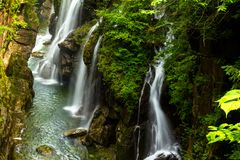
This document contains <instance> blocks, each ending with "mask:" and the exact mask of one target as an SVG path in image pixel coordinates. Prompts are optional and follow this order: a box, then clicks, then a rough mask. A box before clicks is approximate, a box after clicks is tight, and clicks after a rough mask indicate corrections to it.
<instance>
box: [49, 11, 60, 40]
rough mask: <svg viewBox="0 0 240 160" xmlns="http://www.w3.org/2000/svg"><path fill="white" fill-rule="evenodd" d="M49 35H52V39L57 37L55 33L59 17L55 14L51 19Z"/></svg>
mask: <svg viewBox="0 0 240 160" xmlns="http://www.w3.org/2000/svg"><path fill="white" fill-rule="evenodd" d="M49 21H50V22H49V33H50V34H51V35H52V39H53V38H54V37H55V31H56V27H57V21H58V17H57V15H56V14H55V13H53V14H52V15H51V17H50V20H49Z"/></svg>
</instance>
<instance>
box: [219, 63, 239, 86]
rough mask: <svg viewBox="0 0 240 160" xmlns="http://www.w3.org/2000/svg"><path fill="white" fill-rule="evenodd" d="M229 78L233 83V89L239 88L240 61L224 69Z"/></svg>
mask: <svg viewBox="0 0 240 160" xmlns="http://www.w3.org/2000/svg"><path fill="white" fill-rule="evenodd" d="M222 68H223V69H224V71H225V73H226V75H227V76H229V80H231V81H232V82H233V86H232V88H233V89H234V88H239V87H240V85H239V82H240V60H237V61H236V62H235V64H233V65H226V66H223V67H222Z"/></svg>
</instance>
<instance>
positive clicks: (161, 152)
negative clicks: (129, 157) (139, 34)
mask: <svg viewBox="0 0 240 160" xmlns="http://www.w3.org/2000/svg"><path fill="white" fill-rule="evenodd" d="M163 65H164V61H158V62H157V63H156V64H155V65H154V66H153V67H154V73H153V70H152V69H151V67H150V70H149V72H148V73H147V76H146V79H145V83H144V86H145V85H146V83H148V84H149V86H150V96H149V107H150V111H149V115H148V117H149V121H150V122H149V124H150V125H151V126H149V130H147V131H146V132H147V133H146V134H147V137H148V143H149V144H150V145H149V146H150V147H149V148H147V149H146V150H147V152H146V153H147V155H148V156H149V157H147V158H145V160H154V159H156V158H157V157H159V156H163V157H170V158H175V159H179V160H180V159H181V157H180V156H179V154H178V150H179V146H178V145H177V143H175V142H174V139H173V136H172V134H171V131H170V127H169V126H170V125H169V123H168V120H167V118H166V116H165V114H164V112H163V111H162V109H161V103H160V97H161V90H162V85H163V80H164V69H163ZM153 76H154V77H153ZM143 88H145V87H143ZM140 99H141V98H140ZM140 103H141V102H140ZM139 136H140V133H139ZM138 138H140V137H138ZM138 147H139V144H138ZM138 152H139V148H138ZM136 157H137V158H136V159H137V160H138V159H139V153H137V156H136Z"/></svg>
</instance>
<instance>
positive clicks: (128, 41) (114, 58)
mask: <svg viewBox="0 0 240 160" xmlns="http://www.w3.org/2000/svg"><path fill="white" fill-rule="evenodd" d="M150 4H151V1H150V0H143V1H142V0H137V1H126V0H125V1H119V2H118V3H114V4H113V6H112V7H111V8H108V9H104V10H99V11H98V15H99V17H103V23H102V25H101V29H102V30H103V33H104V40H103V42H102V47H101V50H100V62H99V70H100V72H102V73H103V77H104V80H105V81H106V82H107V83H108V84H110V88H111V90H112V91H113V92H114V94H115V96H116V98H117V99H119V100H121V101H122V103H123V105H124V106H127V107H128V108H129V109H133V107H135V106H136V105H137V103H138V98H139V92H140V89H141V86H142V84H143V80H144V76H145V74H146V72H147V70H148V65H149V63H151V61H152V59H153V57H154V54H155V53H154V46H155V45H156V46H157V45H160V44H161V43H162V40H161V37H159V36H157V35H159V34H160V33H161V32H160V30H159V29H158V28H156V27H155V24H156V23H157V21H156V20H154V19H152V18H151V17H152V15H150V14H146V13H144V12H141V11H144V10H149V9H151V5H150Z"/></svg>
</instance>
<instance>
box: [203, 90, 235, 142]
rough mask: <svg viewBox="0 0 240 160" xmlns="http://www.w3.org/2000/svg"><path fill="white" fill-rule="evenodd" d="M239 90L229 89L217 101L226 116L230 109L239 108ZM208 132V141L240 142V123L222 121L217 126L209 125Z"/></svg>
mask: <svg viewBox="0 0 240 160" xmlns="http://www.w3.org/2000/svg"><path fill="white" fill-rule="evenodd" d="M239 98H240V90H236V89H235V90H230V91H229V92H227V93H226V94H225V95H224V96H223V97H222V98H221V99H219V100H218V101H217V102H219V106H220V108H221V109H223V110H224V112H225V113H226V116H227V115H228V113H229V112H230V111H232V110H237V109H240V100H239ZM209 130H210V132H209V133H208V134H207V139H208V141H209V143H215V142H219V141H230V142H234V141H236V142H238V143H240V123H237V124H235V125H233V124H227V123H223V124H221V125H220V126H219V127H215V126H209Z"/></svg>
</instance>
